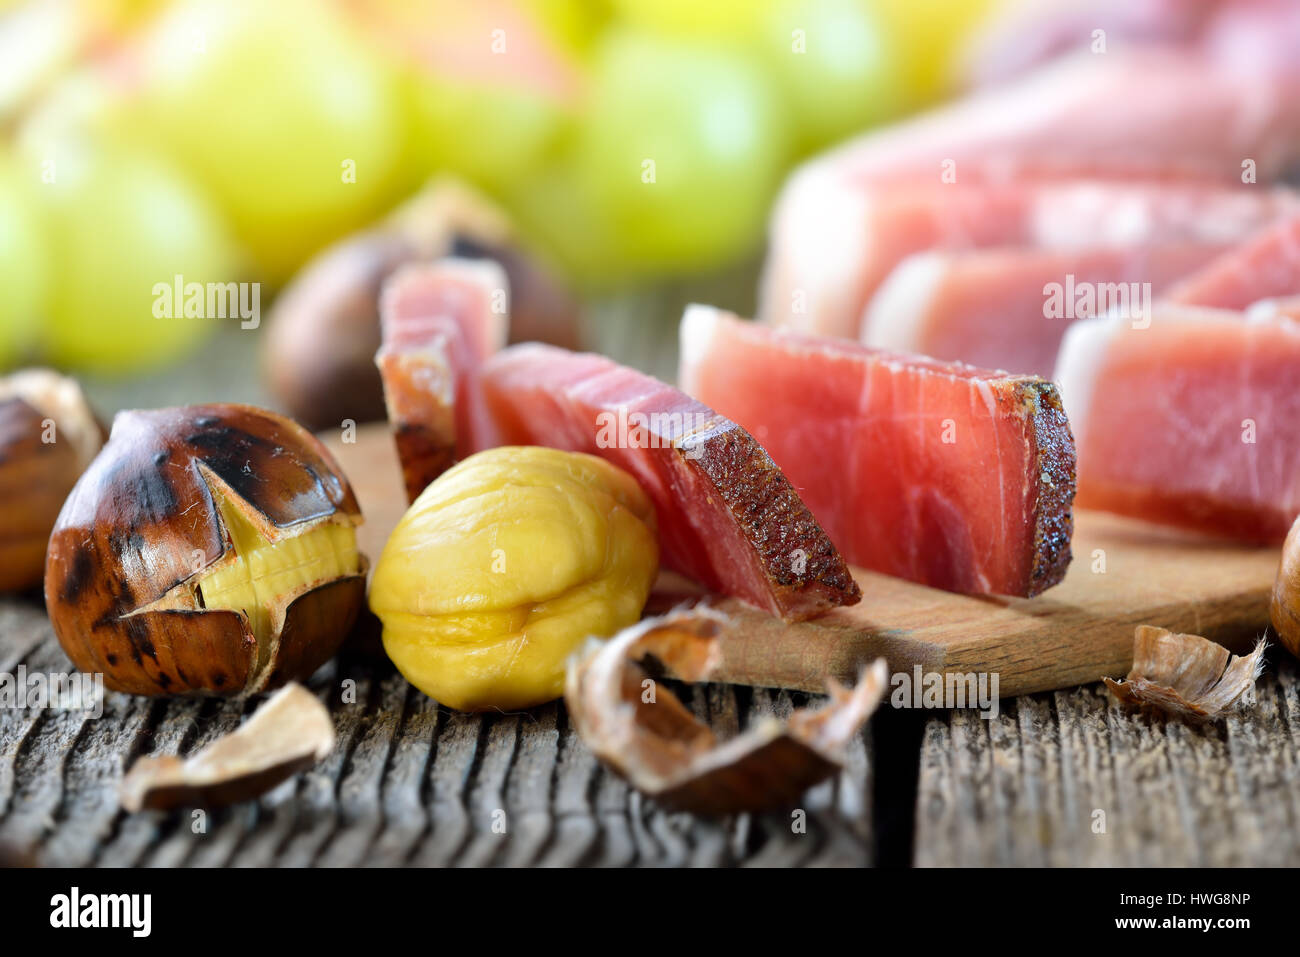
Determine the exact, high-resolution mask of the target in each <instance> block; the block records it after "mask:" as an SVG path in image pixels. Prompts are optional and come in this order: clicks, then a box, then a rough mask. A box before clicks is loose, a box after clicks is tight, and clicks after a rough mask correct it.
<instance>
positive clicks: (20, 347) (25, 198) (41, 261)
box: [0, 154, 49, 368]
mask: <svg viewBox="0 0 1300 957" xmlns="http://www.w3.org/2000/svg"><path fill="white" fill-rule="evenodd" d="M25 187H26V184H24V183H23V182H22V181H21V180H20V178H19V174H18V169H17V167H16V166H15V165H14V164H13V163H12V162H11V161H10V160H9V159H8V158H7V157H6V156H4V155H2V154H0V368H8V367H10V366H13V365H15V364H17V363H18V362H20V361H21V360H22V359H23V358H24V357H25V356H26V355H27V353H28V352H29V351H30V349H31V347H32V345H33V343H34V342H35V339H36V334H37V331H38V329H39V323H40V317H41V313H42V312H43V310H44V306H45V296H46V293H47V291H48V282H47V280H48V276H49V270H48V263H47V262H46V243H45V235H44V230H43V229H42V225H41V222H40V219H39V216H38V213H37V210H36V208H35V205H34V204H33V202H32V200H31V197H30V196H29V195H28V193H29V192H30V190H28V189H27V188H25Z"/></svg>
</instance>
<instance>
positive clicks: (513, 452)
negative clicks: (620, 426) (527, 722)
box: [370, 446, 659, 711]
mask: <svg viewBox="0 0 1300 957" xmlns="http://www.w3.org/2000/svg"><path fill="white" fill-rule="evenodd" d="M655 528H656V525H655V513H654V506H653V505H652V504H651V503H650V500H649V498H647V497H646V494H645V492H644V491H643V490H642V489H641V486H640V485H638V484H637V481H636V479H634V478H633V477H632V476H631V475H629V474H628V473H627V472H624V471H623V470H622V469H620V468H618V467H617V466H614V465H611V464H609V463H608V462H606V461H605V460H603V459H598V458H596V457H595V456H593V455H584V454H582V453H580V452H561V451H559V450H558V449H548V448H542V447H540V446H527V447H511V446H505V447H502V448H495V449H489V450H487V451H485V452H479V453H478V454H476V455H471V456H470V457H469V458H467V459H465V460H464V461H463V462H461V463H460V464H459V465H456V466H454V467H453V468H451V469H450V470H448V471H447V472H444V473H443V474H442V475H441V476H440V477H439V478H438V479H437V480H436V481H434V482H433V483H432V484H431V485H430V486H429V487H428V488H426V489H425V490H424V491H423V492H422V493H420V496H419V498H417V499H416V500H415V502H414V504H412V505H411V508H410V510H409V511H408V512H407V513H406V515H404V516H403V517H402V520H401V521H400V522H398V524H397V527H396V528H395V529H394V530H393V534H392V535H391V536H390V537H389V539H388V543H387V544H386V545H385V546H384V551H383V554H382V555H381V556H380V558H379V561H378V562H377V563H376V565H375V577H374V581H373V582H371V585H370V609H371V611H373V612H374V613H375V615H376V616H377V617H378V618H379V619H380V621H382V622H383V624H384V632H383V640H384V650H385V651H386V652H387V653H388V656H389V657H390V658H391V659H392V660H393V664H395V665H396V666H397V670H398V671H400V672H401V673H402V674H403V676H405V678H406V680H407V681H409V682H411V684H413V685H415V686H416V687H417V688H419V689H420V690H421V691H423V692H424V693H425V694H427V695H429V696H430V697H432V698H434V699H436V700H437V701H439V702H440V703H442V704H445V705H447V706H448V707H452V708H457V709H459V710H461V711H491V710H502V711H512V710H515V709H518V708H529V707H532V706H533V705H537V704H542V703H543V702H546V701H551V700H553V699H555V698H558V697H559V696H560V695H561V694H562V693H563V692H564V668H565V662H566V661H567V660H568V658H569V655H570V654H572V653H573V652H574V651H575V650H576V649H578V648H580V647H581V646H582V645H583V644H584V643H585V642H586V641H587V639H588V637H591V636H597V637H607V636H609V635H612V634H614V633H615V632H617V631H620V630H621V629H623V628H626V627H627V626H628V625H630V624H632V623H633V622H635V621H636V620H637V619H638V618H640V617H641V610H642V609H643V608H644V607H645V603H646V598H647V596H648V595H649V594H650V587H651V585H653V584H654V579H655V573H656V572H657V571H658V568H659V547H658V544H657V539H656V536H655Z"/></svg>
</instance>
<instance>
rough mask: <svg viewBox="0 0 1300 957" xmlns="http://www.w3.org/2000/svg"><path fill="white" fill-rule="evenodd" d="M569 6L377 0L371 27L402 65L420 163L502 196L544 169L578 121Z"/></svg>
mask: <svg viewBox="0 0 1300 957" xmlns="http://www.w3.org/2000/svg"><path fill="white" fill-rule="evenodd" d="M566 11H568V13H569V14H571V13H572V8H571V6H570V5H569V4H564V3H545V4H544V3H538V2H532V3H529V4H528V5H527V6H524V5H509V6H505V5H475V4H465V3H463V2H462V0H434V2H433V3H432V5H430V6H419V7H403V6H400V5H397V6H394V5H393V4H386V3H383V2H382V0H376V6H374V7H371V8H369V10H368V12H369V14H370V16H371V23H370V29H371V30H372V32H374V33H375V35H376V36H377V37H378V38H379V39H380V40H381V42H382V43H383V44H384V45H385V46H386V47H387V48H388V49H390V50H391V51H393V53H394V54H395V55H396V57H397V58H398V60H399V61H400V62H402V63H404V64H405V67H406V69H405V70H404V71H403V72H404V79H405V85H406V102H407V104H408V109H409V111H410V115H411V125H412V129H413V139H414V150H413V152H414V157H415V161H416V163H418V164H419V167H420V168H421V169H422V170H424V171H426V172H429V171H441V172H453V173H456V174H457V175H459V176H462V177H464V178H466V179H469V180H471V181H473V182H475V183H477V184H478V185H479V186H482V187H484V188H485V189H487V190H489V191H491V192H495V193H498V194H499V193H503V192H506V191H509V190H510V189H512V188H513V187H515V186H516V185H518V184H520V183H522V182H524V181H526V180H527V179H528V178H529V177H531V176H532V175H533V174H534V172H535V171H536V170H537V169H539V168H541V167H542V166H544V165H545V164H546V162H547V161H548V158H549V156H550V153H551V151H552V149H553V148H554V146H555V144H556V143H557V141H558V139H559V137H560V136H561V135H562V133H563V132H564V131H565V128H566V126H567V124H568V122H569V120H570V119H571V116H572V113H573V109H574V103H575V102H576V100H577V99H578V96H579V93H580V90H581V85H582V74H581V69H580V63H579V53H578V46H577V45H578V44H580V43H581V42H583V41H582V36H581V33H580V27H581V24H578V23H575V22H574V21H573V19H572V16H569V17H567V18H565V17H562V16H561V15H562V14H564V13H565V12H566Z"/></svg>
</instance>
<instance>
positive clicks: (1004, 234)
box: [762, 166, 1300, 339]
mask: <svg viewBox="0 0 1300 957" xmlns="http://www.w3.org/2000/svg"><path fill="white" fill-rule="evenodd" d="M963 175H964V178H963V177H962V176H959V178H958V181H957V182H956V183H952V184H947V185H945V184H942V183H940V182H939V181H938V180H939V178H938V175H937V174H936V175H935V176H934V177H933V178H931V179H927V180H926V181H924V182H908V183H902V184H900V183H882V184H877V185H873V184H870V183H862V182H857V181H855V180H854V179H853V178H851V177H846V176H841V175H839V174H838V173H837V172H836V171H834V170H833V169H831V168H829V167H818V166H813V167H809V168H807V169H806V170H805V171H804V172H803V173H800V174H798V177H801V178H796V179H795V180H792V181H791V183H790V185H789V186H787V188H786V192H785V194H784V197H783V199H782V201H781V205H780V206H779V207H778V212H777V214H776V218H775V219H774V221H773V226H772V254H771V255H770V256H769V258H768V262H767V266H766V272H765V274H764V279H763V296H762V299H763V304H762V314H763V318H764V319H765V320H767V321H769V322H772V323H775V324H777V325H783V326H789V327H791V328H795V329H799V330H801V331H804V332H812V333H817V334H821V335H836V336H844V337H845V338H854V339H856V338H858V336H859V335H860V334H861V332H862V329H861V324H862V320H863V317H864V313H865V310H866V309H867V308H868V307H869V304H870V303H871V301H872V298H873V297H874V296H875V294H876V293H877V292H878V291H879V289H880V286H881V284H882V283H883V282H884V281H885V280H886V278H887V277H888V276H889V275H890V274H891V271H892V270H894V268H895V267H896V266H898V264H899V263H900V262H902V261H903V260H905V259H906V258H907V257H908V256H910V255H912V254H914V253H918V252H924V251H928V250H941V251H948V252H963V251H969V250H974V249H986V248H990V247H998V248H1003V247H1015V248H1023V249H1039V250H1042V251H1044V252H1052V251H1056V252H1061V251H1067V250H1068V251H1080V250H1096V249H1114V250H1119V249H1127V250H1132V251H1133V254H1132V256H1131V258H1130V262H1131V263H1133V264H1134V265H1135V266H1136V265H1140V264H1141V263H1142V261H1143V250H1144V249H1145V248H1146V247H1148V246H1152V245H1177V244H1185V245H1187V246H1191V245H1194V244H1204V245H1206V246H1213V245H1219V244H1229V243H1235V242H1240V241H1241V240H1243V239H1245V238H1246V237H1248V236H1251V235H1253V234H1255V233H1256V232H1258V231H1259V230H1261V229H1263V228H1264V227H1266V226H1268V225H1270V224H1272V223H1274V222H1276V221H1277V220H1278V219H1279V218H1281V217H1283V216H1286V215H1288V214H1294V213H1296V212H1298V211H1300V199H1297V197H1296V196H1295V194H1294V193H1292V192H1290V191H1288V190H1269V189H1260V188H1258V187H1253V188H1248V187H1244V186H1235V187H1234V186H1221V185H1218V184H1213V183H1210V182H1207V181H1205V180H1202V179H1178V178H1175V179H1169V180H1151V181H1137V182H1129V181H1121V180H1108V179H1104V178H1096V177H1087V178H1080V179H1075V178H1070V179H1057V178H1054V177H1047V178H1038V177H1039V175H1040V174H1039V173H1037V172H1035V171H1034V170H1032V169H1022V168H1019V167H1017V168H1016V169H1015V170H1014V175H1013V176H1012V178H1011V179H1010V180H1002V179H994V180H991V181H987V182H986V181H983V180H981V179H978V178H975V177H972V176H971V175H970V174H969V173H964V174H963ZM1192 265H1193V267H1194V266H1195V265H1199V264H1198V263H1194V264H1192ZM1129 268H1133V267H1129ZM1189 268H1192V267H1189ZM1014 291H1015V290H1012V292H1014Z"/></svg>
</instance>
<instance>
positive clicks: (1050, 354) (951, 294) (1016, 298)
mask: <svg viewBox="0 0 1300 957" xmlns="http://www.w3.org/2000/svg"><path fill="white" fill-rule="evenodd" d="M1223 250H1224V247H1223V246H1221V245H1209V244H1202V243H1179V244H1163V243H1162V244H1154V245H1148V246H1141V247H1137V248H1135V249H1121V248H1111V249H1086V250H1071V251H1065V252H1062V251H1057V250H1039V249H1007V248H999V249H977V250H969V251H963V252H954V253H945V252H937V251H936V252H929V253H919V254H917V255H915V256H911V257H909V258H908V259H905V260H904V261H903V262H902V263H900V264H899V265H898V267H897V268H895V269H894V271H893V272H892V273H891V274H890V276H889V278H888V279H887V280H885V283H884V284H883V285H882V286H881V287H880V290H879V291H878V292H877V293H876V295H875V298H873V299H872V301H871V303H870V304H869V305H868V307H867V314H866V320H865V322H864V323H863V328H862V340H863V342H865V343H866V344H867V345H870V346H877V347H880V348H886V349H893V350H895V351H897V352H912V353H920V354H922V355H928V356H934V357H936V358H939V359H952V360H957V359H960V360H961V361H963V362H968V363H971V364H972V365H976V366H982V367H985V368H990V369H1008V370H1010V371H1012V372H1023V373H1029V374H1033V375H1042V376H1051V374H1052V370H1053V368H1054V367H1055V365H1056V354H1057V352H1058V351H1059V349H1060V346H1061V337H1062V336H1064V335H1065V330H1066V328H1067V327H1068V326H1069V323H1070V322H1071V321H1073V320H1075V319H1086V318H1090V317H1091V316H1093V315H1097V314H1101V313H1104V312H1105V311H1106V308H1107V304H1108V303H1109V304H1110V305H1111V306H1112V307H1113V306H1114V305H1115V304H1116V303H1117V302H1118V303H1119V306H1120V308H1121V309H1122V310H1123V311H1124V312H1125V313H1126V314H1129V315H1136V314H1137V313H1138V311H1140V310H1145V311H1147V312H1149V311H1150V309H1151V298H1152V297H1153V296H1156V295H1159V294H1160V293H1162V292H1163V291H1164V289H1165V288H1166V287H1167V286H1168V285H1169V284H1170V283H1171V282H1173V281H1174V280H1176V279H1178V278H1179V277H1181V276H1185V275H1186V274H1187V273H1189V272H1191V271H1192V270H1194V269H1196V268H1197V267H1198V266H1202V265H1204V264H1205V263H1206V262H1208V261H1210V260H1211V259H1212V258H1213V257H1214V256H1215V255H1216V254H1217V253H1220V252H1222V251H1223ZM1148 284H1149V285H1148Z"/></svg>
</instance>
